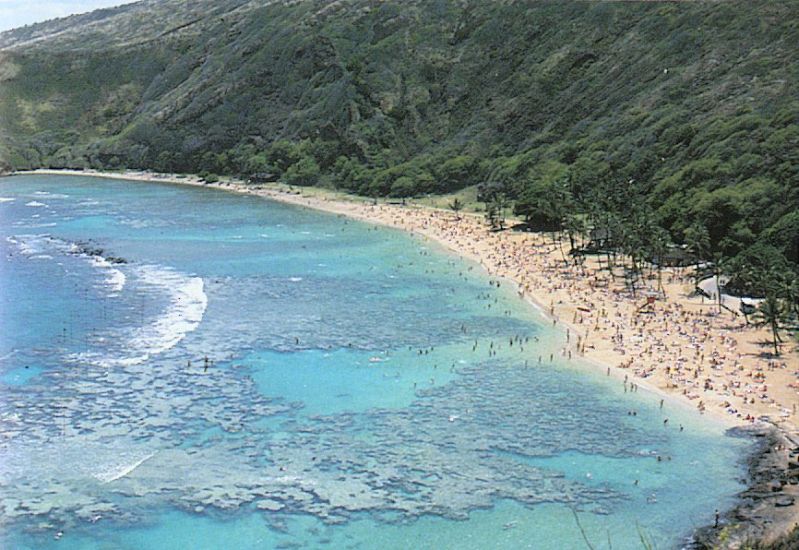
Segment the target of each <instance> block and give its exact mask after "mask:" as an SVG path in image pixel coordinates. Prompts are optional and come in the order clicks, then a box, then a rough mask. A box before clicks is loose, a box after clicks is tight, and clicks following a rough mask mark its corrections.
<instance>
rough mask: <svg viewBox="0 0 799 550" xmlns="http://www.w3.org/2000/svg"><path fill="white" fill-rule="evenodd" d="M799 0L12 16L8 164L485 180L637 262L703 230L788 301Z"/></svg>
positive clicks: (442, 189) (794, 258) (239, 3)
mask: <svg viewBox="0 0 799 550" xmlns="http://www.w3.org/2000/svg"><path fill="white" fill-rule="evenodd" d="M153 11H155V12H156V16H152V15H151V14H152V12H153ZM797 13H799V2H797V1H795V0H789V1H786V2H755V3H752V2H749V1H743V0H740V1H723V2H690V3H689V2H685V3H662V2H645V3H629V2H621V3H607V2H602V3H588V2H514V1H508V2H487V1H461V2H457V3H455V2H445V1H443V0H428V1H404V2H399V1H396V2H370V1H367V0H349V1H347V0H339V1H335V2H333V1H318V0H316V1H315V0H306V1H301V2H294V3H283V2H276V3H272V4H268V3H267V2H260V3H259V2H254V3H247V2H245V1H244V0H227V1H219V2H210V1H208V0H202V1H198V2H193V3H192V2H185V1H183V0H163V1H160V2H159V1H157V0H149V1H148V2H146V3H141V4H134V5H132V6H125V7H122V8H116V9H114V10H105V11H103V12H99V13H96V14H94V15H90V16H83V17H79V18H73V19H67V20H65V21H58V22H53V23H47V24H43V25H38V26H33V27H29V28H25V29H21V30H17V31H10V32H7V33H4V34H2V35H0V47H3V48H4V50H2V51H0V121H1V124H2V126H1V127H0V163H3V162H4V163H5V164H7V165H10V166H11V167H13V168H16V169H24V168H32V167H40V166H50V167H95V168H107V169H116V168H122V167H127V168H148V169H154V170H159V171H170V172H171V171H177V172H205V173H208V174H237V175H245V176H246V175H248V174H252V173H271V174H275V175H276V176H278V177H280V178H281V179H282V180H283V181H286V182H288V183H291V184H295V185H311V184H314V185H325V186H333V187H338V188H342V189H345V190H348V191H353V192H356V193H360V194H365V195H372V196H395V197H405V196H414V195H419V194H426V193H447V192H451V191H454V190H457V189H460V188H463V187H466V186H470V185H476V184H483V185H482V187H481V189H482V190H483V192H482V195H483V198H484V199H485V200H486V201H487V203H488V204H489V205H490V206H489V207H488V208H487V209H488V210H489V211H491V210H493V211H494V212H496V211H497V210H499V211H501V210H502V206H504V204H505V203H508V204H513V205H514V208H515V211H516V212H517V213H518V214H519V215H522V216H525V217H526V218H528V220H529V221H530V222H533V223H535V224H539V225H541V226H545V227H554V228H557V229H562V230H564V231H566V232H567V233H568V234H569V235H570V236H571V237H572V238H573V237H574V235H577V234H587V233H588V231H589V230H590V229H593V230H594V231H595V233H596V231H597V230H601V231H602V232H603V233H604V234H605V235H606V236H607V237H609V239H610V240H611V241H612V243H611V244H613V247H614V248H615V249H618V250H619V251H623V252H625V253H627V254H628V255H629V256H630V257H631V258H632V265H631V272H632V273H633V275H635V274H636V273H637V272H638V271H639V270H638V268H637V265H638V263H639V262H641V261H643V260H651V259H653V258H657V257H663V256H664V250H667V249H669V248H670V247H671V245H672V243H683V244H686V245H687V246H688V250H689V251H690V252H691V253H693V254H694V255H695V256H697V257H698V258H699V259H703V260H709V261H713V266H714V269H721V268H722V267H723V268H724V271H726V272H729V273H732V275H733V277H732V280H731V282H730V287H731V288H735V289H737V290H739V291H741V292H748V293H755V294H760V295H766V294H768V295H772V294H773V295H777V294H779V296H781V298H780V299H779V304H778V306H779V309H780V311H782V312H784V311H787V309H789V308H788V305H789V304H792V303H793V304H795V296H794V297H793V298H790V296H791V293H792V292H794V293H795V292H796V291H795V290H791V288H794V289H795V288H796V286H797V284H796V282H795V280H796V275H797V270H799V94H797V87H796V84H797V76H798V74H797V73H799V63H796V59H797V57H799V56H797V54H798V53H799V19H797V17H796V14H797ZM491 205H493V206H491ZM606 244H607V243H606ZM634 278H635V277H633V279H634ZM632 284H633V285H634V280H633V283H632ZM770 289H779V291H777V290H774V291H773V292H772V290H770ZM786 289H787V290H786ZM786 297H789V298H786ZM775 304H777V302H775ZM775 307H777V306H776V305H775ZM781 317H784V315H782V314H781Z"/></svg>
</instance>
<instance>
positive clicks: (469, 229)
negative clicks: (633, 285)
mask: <svg viewBox="0 0 799 550" xmlns="http://www.w3.org/2000/svg"><path fill="white" fill-rule="evenodd" d="M25 174H33V175H36V174H39V175H82V176H93V177H104V178H117V179H127V180H137V181H150V182H157V183H173V184H181V185H193V186H199V187H203V188H214V189H221V190H225V191H231V192H237V193H244V194H250V195H256V196H261V197H264V198H268V199H272V200H276V201H280V202H284V203H289V204H294V205H298V206H303V207H308V208H313V209H317V210H322V211H326V212H330V213H335V214H339V215H345V216H348V217H351V218H355V219H359V220H361V221H365V222H368V223H374V224H379V225H385V226H389V227H394V228H398V229H402V230H405V231H409V232H412V233H415V234H418V235H421V236H423V237H424V238H426V239H431V240H433V241H436V242H438V243H439V244H441V245H443V246H445V247H446V248H448V249H450V250H452V251H453V252H455V253H457V254H459V255H461V256H463V257H465V258H468V259H470V260H472V261H474V262H476V263H479V264H480V265H481V266H482V267H483V268H484V269H485V270H486V271H487V272H488V273H489V275H491V276H492V277H497V278H502V279H505V280H508V281H510V282H512V283H513V284H515V285H516V288H517V292H518V294H519V296H520V298H521V299H524V300H526V301H527V302H528V303H531V304H533V305H534V306H536V307H537V309H540V310H541V313H542V314H543V315H545V316H546V317H548V318H550V319H551V320H552V321H553V323H554V324H557V323H560V324H562V325H563V329H564V330H563V332H565V333H566V334H567V335H568V336H567V338H566V340H565V342H564V345H563V348H562V350H561V352H562V354H563V355H564V356H567V355H568V357H569V359H571V357H572V354H573V355H574V356H575V359H577V358H578V357H579V358H580V359H581V360H583V361H585V360H587V363H588V364H590V365H594V366H596V367H597V368H603V369H604V368H607V371H608V375H609V376H610V375H611V374H613V375H614V376H617V377H619V378H623V379H624V384H625V385H626V384H628V383H630V384H632V383H634V384H636V385H638V386H641V387H643V388H645V389H647V390H649V391H650V392H652V393H653V394H654V396H655V397H656V398H658V397H661V398H662V399H664V400H668V402H669V404H673V405H678V406H682V407H691V408H698V409H699V410H700V411H702V412H706V413H708V414H709V415H710V416H711V417H712V418H713V419H714V420H715V421H719V422H723V423H724V424H725V425H726V426H728V427H729V433H730V435H733V436H743V437H749V438H753V439H754V440H755V441H756V442H757V444H756V447H757V450H756V451H755V452H754V453H753V455H752V456H750V457H748V458H747V459H746V466H747V475H748V479H747V486H748V488H747V489H746V490H745V491H744V492H742V493H741V494H740V495H739V501H738V504H737V505H736V506H735V507H734V508H733V509H732V510H730V511H729V512H727V513H725V514H724V516H723V517H722V518H721V521H720V522H719V524H718V525H717V526H708V527H705V528H702V529H699V530H698V531H697V532H696V533H695V535H694V537H693V540H692V541H691V542H690V543H688V546H690V547H694V548H738V547H741V546H742V545H743V544H744V543H745V542H750V541H761V542H771V541H773V540H775V539H776V538H778V537H781V536H783V535H785V534H787V533H788V532H790V531H791V530H792V529H794V528H795V527H796V526H797V524H799V505H797V504H795V498H796V496H797V495H799V435H798V432H797V415H796V407H797V404H799V393H798V392H797V391H796V388H799V385H796V384H797V375H799V361H797V358H796V357H795V354H791V353H790V351H793V346H791V350H788V349H785V351H786V352H788V353H787V354H786V355H787V357H782V358H779V359H777V358H772V357H769V356H768V355H767V354H766V353H764V352H763V351H762V350H761V349H760V346H761V341H762V340H764V339H765V338H766V336H767V335H766V333H765V332H764V331H763V330H757V329H753V328H751V327H748V326H744V325H743V323H742V322H741V320H740V319H737V318H735V317H732V316H731V315H728V314H727V313H726V312H721V313H720V312H716V311H715V310H714V305H713V304H712V303H711V302H708V303H705V301H704V299H703V298H701V297H697V296H692V290H693V287H692V285H691V284H690V279H689V278H688V276H687V274H686V272H684V271H682V270H678V269H672V270H668V271H664V276H665V278H666V279H667V280H666V281H665V284H664V288H663V293H662V294H661V295H660V296H659V298H658V300H657V301H656V303H655V304H654V305H653V306H652V308H651V312H649V311H643V312H642V311H641V310H642V308H641V301H642V299H643V298H642V296H641V295H638V296H635V295H630V294H629V293H627V292H625V291H624V289H623V287H622V285H620V284H619V281H617V280H616V279H615V277H612V276H609V275H608V273H607V270H604V272H603V270H602V269H601V266H599V265H597V262H596V261H591V260H589V261H588V262H586V265H585V266H581V267H579V268H578V266H576V265H572V264H570V263H569V262H567V261H564V260H565V257H564V256H563V255H562V251H560V250H559V247H558V246H557V245H556V244H555V243H554V242H553V241H552V240H551V239H548V238H547V237H546V236H545V235H538V234H533V233H524V232H515V231H510V230H508V231H505V232H491V231H489V230H488V227H487V226H486V224H485V222H484V221H483V219H482V217H480V216H477V215H472V214H465V215H461V216H455V215H454V214H453V213H452V212H449V211H444V210H439V209H434V208H430V207H421V206H417V205H400V204H389V203H380V204H377V203H372V202H367V201H366V200H360V199H359V198H357V197H351V196H346V195H343V194H338V193H332V192H327V191H324V190H319V189H312V188H298V189H299V190H294V189H290V188H288V187H287V186H283V185H280V184H267V185H248V184H245V183H244V182H241V181H237V180H229V181H222V182H217V183H213V184H208V183H205V182H203V181H202V180H200V179H199V178H197V177H194V176H182V175H175V174H155V173H151V172H132V171H128V172H113V173H112V172H99V171H76V170H36V171H30V172H17V173H12V174H11V175H25ZM648 282H649V283H650V285H652V286H654V282H653V281H652V280H650V281H648ZM646 309H647V310H648V309H650V308H646ZM785 347H786V348H788V346H785ZM706 356H707V357H706ZM664 363H665V365H666V368H665V369H664V368H661V367H662V366H663V365H664ZM769 388H770V389H769ZM755 419H758V420H757V421H755Z"/></svg>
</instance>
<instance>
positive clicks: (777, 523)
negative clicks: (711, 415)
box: [689, 423, 799, 549]
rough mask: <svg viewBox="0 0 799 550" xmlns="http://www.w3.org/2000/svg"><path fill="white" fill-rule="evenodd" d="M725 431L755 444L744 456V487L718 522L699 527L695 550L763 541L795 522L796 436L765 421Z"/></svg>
mask: <svg viewBox="0 0 799 550" xmlns="http://www.w3.org/2000/svg"><path fill="white" fill-rule="evenodd" d="M730 435H733V436H737V437H751V438H753V439H755V441H756V442H757V449H756V451H755V453H754V454H753V455H751V456H750V457H749V459H748V460H747V470H748V478H749V479H748V488H747V489H746V490H745V491H743V492H742V493H741V494H740V495H739V497H740V502H739V503H738V505H737V506H736V507H735V508H733V509H732V510H731V511H729V512H728V513H727V514H725V515H724V516H723V517H721V518H720V519H719V522H718V525H713V526H709V527H705V528H703V529H700V530H699V531H697V532H696V533H695V534H694V539H693V541H692V543H691V544H690V545H689V547H691V548H695V549H706V548H707V549H710V548H713V549H720V548H724V549H726V548H730V549H732V548H741V547H744V546H745V545H746V544H751V543H753V542H754V541H757V542H758V543H769V542H772V541H773V540H774V539H776V538H777V537H780V536H782V535H784V534H787V533H788V532H789V531H790V530H791V529H793V528H794V527H795V523H796V521H795V520H796V516H797V514H798V513H799V512H798V510H799V508H797V507H799V503H797V501H799V439H797V437H796V436H795V435H792V434H789V433H787V432H786V431H785V430H783V429H782V428H780V427H777V426H775V425H773V424H771V423H760V424H758V425H755V426H751V427H749V426H747V427H741V428H733V429H731V430H730Z"/></svg>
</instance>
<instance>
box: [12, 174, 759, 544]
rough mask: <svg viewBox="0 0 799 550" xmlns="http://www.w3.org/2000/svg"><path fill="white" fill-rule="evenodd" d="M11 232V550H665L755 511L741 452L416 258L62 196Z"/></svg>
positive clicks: (118, 193) (21, 190)
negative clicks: (722, 519) (744, 496)
mask: <svg viewBox="0 0 799 550" xmlns="http://www.w3.org/2000/svg"><path fill="white" fill-rule="evenodd" d="M0 233H1V234H0V248H1V249H2V250H1V252H2V258H3V260H2V262H0V266H1V267H0V289H2V292H1V293H0V321H1V322H2V327H3V330H2V332H1V333H0V393H1V394H2V395H0V425H1V426H2V439H1V440H0V505H2V514H1V515H0V522H2V523H0V545H2V546H3V547H9V548H49V547H53V548H70V549H72V548H227V547H231V548H292V547H312V548H322V547H326V548H458V549H460V548H475V549H477V548H544V549H546V548H552V549H561V548H584V547H586V546H585V542H584V540H583V535H582V534H581V532H580V529H579V528H578V525H577V521H578V520H579V523H580V525H581V526H582V528H583V530H584V531H585V535H586V536H587V537H588V538H589V540H590V541H591V542H592V544H593V545H594V547H596V548H608V547H610V546H612V547H613V548H616V549H619V548H640V547H641V542H640V537H641V533H643V534H644V536H645V537H647V538H648V539H651V540H652V541H654V542H655V543H656V544H657V547H658V548H670V547H679V546H680V545H681V543H683V542H684V541H685V539H686V537H688V536H690V533H691V532H692V530H693V529H695V528H696V527H698V526H701V525H704V524H707V523H710V522H712V520H713V513H714V510H715V509H716V508H719V509H724V508H725V507H729V506H731V505H732V503H733V502H734V495H735V494H736V492H737V491H740V490H741V489H742V485H741V484H740V481H739V479H740V478H741V477H742V476H743V473H744V472H743V469H742V468H741V466H740V463H739V458H740V457H742V456H744V454H745V453H746V451H747V449H748V446H749V443H748V442H747V441H744V440H739V439H733V438H730V437H727V436H725V435H724V431H723V429H722V428H721V427H720V426H717V425H714V424H712V423H710V422H708V421H707V420H706V419H704V418H701V417H699V416H698V415H696V414H694V413H693V412H691V411H685V410H681V409H679V408H677V407H676V406H674V405H671V404H666V406H665V408H664V409H663V410H661V409H660V407H659V398H658V397H655V396H652V395H648V394H646V393H645V392H644V391H641V392H638V393H635V394H630V393H625V392H624V391H623V388H622V386H621V384H620V383H619V382H618V381H616V380H611V379H609V378H607V377H606V376H604V373H603V372H602V371H601V369H597V368H595V367H591V366H589V365H585V364H581V363H579V362H578V361H576V360H575V361H567V360H565V359H564V358H562V357H561V356H560V354H559V353H558V351H559V350H560V348H561V347H562V346H563V341H564V337H563V335H562V334H560V333H559V332H557V331H555V330H554V329H553V328H552V327H551V326H550V325H549V324H548V323H546V322H545V321H544V320H543V319H541V318H540V317H539V316H538V314H537V313H536V312H535V311H533V310H531V308H529V307H528V306H526V305H525V304H523V303H522V302H521V301H520V300H519V299H518V297H516V296H515V295H514V293H513V291H512V289H510V288H506V287H507V286H508V285H502V286H500V287H497V286H495V285H492V284H491V283H490V281H489V279H488V277H487V276H486V275H484V274H483V273H482V272H481V271H480V270H479V269H478V268H477V267H475V266H473V265H471V264H469V263H467V262H464V261H462V260H460V259H457V258H455V257H453V256H452V255H450V254H448V253H446V252H445V251H443V250H441V249H439V248H438V247H436V246H435V245H433V244H431V243H429V242H426V241H424V240H422V239H420V238H416V237H412V236H409V235H406V234H403V233H400V232H397V231H391V230H387V229H384V228H376V227H373V226H370V225H368V224H362V223H356V222H353V221H351V220H347V219H345V218H342V217H339V216H334V215H327V214H321V213H318V212H312V211H308V210H304V209H300V208H296V207H291V206H286V205H280V204H276V203H272V202H268V201H264V200H260V199H257V198H254V197H247V196H240V195H235V194H230V193H224V192H220V191H216V190H210V189H198V188H187V187H180V186H170V185H162V184H143V183H134V182H126V181H121V180H107V179H97V178H84V177H55V176H19V177H12V178H5V179H2V180H0ZM550 354H553V357H554V358H553V361H552V362H550ZM539 357H540V358H541V359H540V361H539ZM632 411H635V412H636V414H635V415H634V416H633V415H631V414H629V413H631V412H632ZM665 418H669V423H668V424H667V425H664V423H663V420H664V419H665ZM680 425H682V426H683V427H684V430H683V431H680V430H679V426H680ZM575 516H576V518H577V519H575Z"/></svg>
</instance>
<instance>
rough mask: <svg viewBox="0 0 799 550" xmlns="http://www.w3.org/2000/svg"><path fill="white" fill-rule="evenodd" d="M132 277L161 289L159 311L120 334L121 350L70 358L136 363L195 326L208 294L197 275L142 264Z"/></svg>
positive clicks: (98, 362) (107, 364) (105, 364)
mask: <svg viewBox="0 0 799 550" xmlns="http://www.w3.org/2000/svg"><path fill="white" fill-rule="evenodd" d="M134 274H135V278H136V279H137V280H138V282H140V283H141V284H142V285H143V286H145V287H149V288H150V289H151V290H153V291H155V292H156V293H165V294H166V295H167V296H168V301H167V303H166V305H165V307H164V309H163V310H162V313H161V314H160V315H158V316H157V317H155V319H153V320H151V321H150V322H149V323H145V324H144V325H142V326H139V327H136V328H135V329H132V330H131V331H130V333H129V334H128V335H123V336H122V338H123V345H122V346H120V347H121V349H122V350H124V351H121V352H119V353H117V354H114V353H113V352H95V351H89V352H83V353H80V354H76V355H73V356H72V357H71V359H72V360H75V361H79V362H88V363H92V364H95V365H99V366H102V367H115V366H121V367H125V366H134V365H140V364H142V363H144V362H146V361H147V360H149V359H150V357H152V356H154V355H157V354H159V353H163V352H165V351H168V350H170V349H172V348H173V347H175V346H176V345H177V344H178V343H179V342H180V341H181V340H183V338H185V337H186V335H187V334H188V333H190V332H192V331H193V330H195V329H196V328H197V327H198V326H199V325H200V322H201V321H202V319H203V316H204V315H205V310H206V308H207V307H208V297H207V296H206V294H205V291H204V286H205V285H204V282H203V280H202V278H201V277H192V276H190V275H186V274H184V273H180V272H179V271H175V270H174V269H170V268H167V267H162V266H155V265H144V266H140V267H138V268H137V269H136V270H135V271H134Z"/></svg>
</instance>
